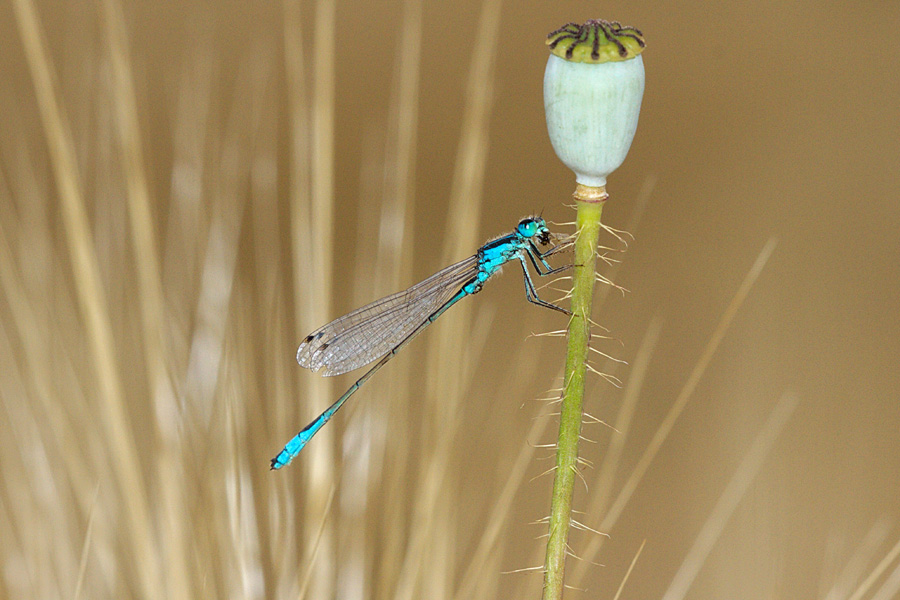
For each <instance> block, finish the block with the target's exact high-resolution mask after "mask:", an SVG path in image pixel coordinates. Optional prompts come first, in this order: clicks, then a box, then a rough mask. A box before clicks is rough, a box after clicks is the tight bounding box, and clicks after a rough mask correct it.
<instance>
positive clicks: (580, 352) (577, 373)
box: [543, 186, 606, 600]
mask: <svg viewBox="0 0 900 600" xmlns="http://www.w3.org/2000/svg"><path fill="white" fill-rule="evenodd" d="M589 189H590V190H591V191H596V190H600V191H601V192H602V193H601V194H596V197H597V198H601V199H599V200H594V201H579V202H577V205H578V208H577V217H576V227H577V231H578V237H577V238H576V241H575V267H574V275H573V282H572V300H571V305H570V306H571V310H572V313H573V314H572V318H571V320H570V322H569V331H568V348H567V350H566V374H565V379H564V381H565V386H564V388H563V390H564V391H563V400H562V410H561V412H560V417H559V437H558V440H557V444H556V476H555V479H554V481H553V497H552V499H551V503H550V538H549V540H548V541H547V558H546V561H545V563H544V595H543V598H544V600H560V599H561V598H562V594H563V583H564V580H563V576H564V573H565V566H566V550H567V543H568V539H569V524H570V521H571V515H572V493H573V491H574V488H575V476H576V471H575V470H576V469H577V468H578V465H577V461H578V438H579V436H580V435H581V417H582V412H581V407H582V403H583V401H584V375H585V370H586V366H587V353H588V342H589V341H590V337H591V333H590V331H591V328H590V321H589V318H590V315H591V306H592V303H593V297H594V258H595V256H596V253H597V238H598V234H599V232H600V213H601V212H602V211H603V200H602V199H605V197H606V192H605V190H603V189H602V188H589ZM581 191H583V190H582V186H579V189H578V191H576V199H579V192H581ZM595 193H596V192H595Z"/></svg>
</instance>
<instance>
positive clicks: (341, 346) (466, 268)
mask: <svg viewBox="0 0 900 600" xmlns="http://www.w3.org/2000/svg"><path fill="white" fill-rule="evenodd" d="M556 238H557V236H555V235H554V234H552V233H550V230H549V229H547V224H546V223H545V222H544V219H542V218H540V217H529V218H526V219H522V220H521V221H519V224H518V225H517V226H516V229H515V230H514V231H513V232H512V233H510V234H508V235H504V236H502V237H499V238H497V239H494V240H491V241H490V242H488V243H487V244H485V245H484V246H482V247H481V248H479V249H478V252H477V253H476V254H475V255H474V256H471V257H469V258H467V259H465V260H463V261H460V262H458V263H456V264H455V265H450V266H449V267H447V268H446V269H443V270H442V271H438V272H437V273H435V274H434V275H432V276H431V277H429V278H428V279H426V280H425V281H422V282H421V283H418V284H416V285H414V286H413V287H411V288H409V289H408V290H406V291H403V292H398V293H396V294H393V295H391V296H387V297H386V298H382V299H381V300H376V301H375V302H372V303H371V304H368V305H366V306H363V307H362V308H360V309H357V310H355V311H353V312H351V313H349V314H346V315H344V316H343V317H340V318H338V319H335V320H334V321H332V322H331V323H329V324H328V325H325V326H324V327H321V328H319V329H317V330H315V331H313V332H312V333H311V334H309V335H308V336H306V339H305V340H303V343H302V344H300V349H299V350H297V362H298V363H300V366H301V367H306V368H307V369H311V370H313V371H318V370H319V369H322V368H324V369H325V371H324V375H326V376H327V375H340V374H341V373H346V372H348V371H352V370H354V369H358V368H359V367H362V366H363V365H367V364H369V363H371V362H372V361H373V360H375V359H377V358H378V357H381V360H379V361H378V362H377V363H375V366H373V367H372V368H371V369H369V370H368V371H366V373H365V374H364V375H363V376H362V377H360V378H359V380H357V382H356V383H354V384H353V385H352V386H350V388H349V389H348V390H347V391H346V392H344V395H343V396H341V397H340V398H338V399H337V400H336V401H335V403H334V404H332V405H331V406H329V407H328V409H327V410H326V411H325V412H323V413H322V414H321V415H319V416H318V417H316V419H315V420H314V421H313V422H312V423H310V424H309V425H307V426H306V427H304V428H303V429H301V430H300V432H299V433H298V434H297V435H295V436H294V437H293V438H292V439H291V441H289V442H288V443H287V445H285V447H284V450H282V451H281V452H279V453H278V456H276V457H275V458H273V459H272V468H273V469H280V468H281V467H283V466H285V465H287V464H288V463H290V462H291V460H292V459H293V458H294V457H295V456H297V454H298V453H299V452H300V451H301V450H303V447H304V446H306V444H307V443H309V440H311V439H312V437H313V436H314V435H316V433H318V432H319V430H320V429H321V428H322V427H323V426H324V425H325V423H327V422H328V421H329V419H331V417H333V416H334V413H336V412H337V411H338V409H339V408H341V406H343V405H344V402H346V401H347V399H348V398H350V396H352V395H353V394H354V393H355V392H356V390H358V389H359V388H360V387H362V385H363V384H364V383H365V382H366V381H368V379H369V378H370V377H371V376H372V375H374V374H375V372H376V371H378V369H380V368H381V367H383V366H384V365H386V364H387V362H388V361H389V360H390V359H391V358H393V356H394V355H395V354H396V353H397V352H398V351H399V350H400V349H401V348H402V347H403V346H405V345H406V344H408V343H409V342H410V341H411V340H412V339H413V338H414V337H416V336H417V335H419V334H420V333H421V332H422V330H424V329H425V328H426V327H428V326H429V325H431V324H432V323H433V322H434V321H435V320H436V319H437V318H438V317H440V316H441V315H442V314H444V311H446V310H447V309H448V308H450V307H451V306H453V305H454V304H456V303H457V302H459V301H460V300H462V299H463V298H464V297H466V296H471V295H472V294H477V293H478V292H479V291H481V287H482V286H483V285H484V282H486V281H487V280H488V279H490V278H491V276H492V275H494V274H495V273H497V272H498V271H499V270H500V268H501V267H502V266H503V265H504V264H506V263H507V262H509V261H512V260H518V261H519V262H520V263H521V264H522V272H523V273H524V274H525V298H527V299H528V301H529V302H532V303H534V304H537V305H538V306H543V307H545V308H552V309H554V310H558V311H559V312H561V313H565V314H567V315H568V314H571V313H570V312H569V311H568V310H566V309H564V308H562V307H560V306H557V305H555V304H551V303H550V302H545V301H544V300H541V299H540V298H539V297H538V294H537V290H536V289H535V287H534V283H533V282H532V281H531V275H529V274H528V266H527V265H526V264H525V257H528V260H529V261H530V262H531V264H532V266H533V267H534V269H535V270H536V271H537V273H538V275H542V276H545V275H550V274H551V273H558V272H559V271H562V270H564V269H567V268H569V267H570V266H571V265H566V266H563V267H558V268H556V269H554V268H552V267H551V266H550V265H549V264H548V263H547V260H546V259H547V257H548V256H550V255H551V254H555V253H556V252H558V251H560V250H563V249H565V248H566V247H568V246H570V245H571V242H565V243H562V244H557V245H556V246H553V247H551V248H548V249H547V250H546V251H544V252H541V251H540V250H538V248H537V246H535V244H534V243H535V241H537V242H538V243H539V244H540V245H541V246H547V245H548V244H550V241H551V239H554V240H555V239H556Z"/></svg>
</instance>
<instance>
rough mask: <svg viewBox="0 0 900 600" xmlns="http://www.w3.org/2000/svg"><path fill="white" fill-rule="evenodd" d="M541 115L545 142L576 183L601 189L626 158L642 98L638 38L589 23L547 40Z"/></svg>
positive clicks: (568, 27) (596, 22) (635, 33)
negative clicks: (545, 129)
mask: <svg viewBox="0 0 900 600" xmlns="http://www.w3.org/2000/svg"><path fill="white" fill-rule="evenodd" d="M547 45H548V46H549V47H550V52H551V54H550V58H549V60H548V61H547V69H546V71H545V72H544V111H545V113H546V117H547V130H548V132H549V134H550V142H551V143H552V144H553V149H554V150H555V151H556V155H557V156H558V157H559V159H560V160H561V161H562V162H563V163H564V164H565V165H566V166H567V167H569V168H570V169H572V171H574V172H575V180H576V182H578V183H580V184H582V185H586V186H591V187H603V186H605V185H606V177H607V176H608V175H609V174H610V173H612V172H613V171H614V170H616V168H618V166H619V165H621V164H622V162H623V161H624V160H625V156H626V155H627V154H628V149H629V148H630V147H631V141H632V139H634V132H635V130H636V129H637V123H638V114H639V113H640V111H641V99H642V97H643V95H644V63H643V60H642V59H641V56H640V53H641V52H642V51H643V49H644V38H643V35H642V34H641V32H640V31H638V30H637V29H634V28H633V27H623V26H622V25H620V24H619V23H617V22H615V21H613V22H607V21H602V20H593V19H592V20H589V21H587V22H586V23H585V24H584V25H578V24H575V23H569V24H568V25H565V26H564V27H562V28H560V29H558V30H556V31H554V32H553V33H551V34H550V35H549V36H547Z"/></svg>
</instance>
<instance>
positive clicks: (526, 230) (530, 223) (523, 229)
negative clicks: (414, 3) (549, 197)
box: [517, 219, 538, 237]
mask: <svg viewBox="0 0 900 600" xmlns="http://www.w3.org/2000/svg"><path fill="white" fill-rule="evenodd" d="M517 229H518V230H519V234H521V235H522V236H524V237H534V236H535V234H536V233H537V232H538V227H537V223H536V222H535V220H534V219H522V220H521V221H519V226H518V227H517Z"/></svg>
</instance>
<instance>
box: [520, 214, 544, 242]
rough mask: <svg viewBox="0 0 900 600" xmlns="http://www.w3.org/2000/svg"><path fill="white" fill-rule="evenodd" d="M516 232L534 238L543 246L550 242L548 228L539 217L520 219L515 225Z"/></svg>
mask: <svg viewBox="0 0 900 600" xmlns="http://www.w3.org/2000/svg"><path fill="white" fill-rule="evenodd" d="M516 233H518V234H519V235H520V236H522V237H524V238H535V239H537V241H538V242H539V243H540V244H541V245H543V246H546V245H547V244H549V243H550V230H549V229H547V223H545V222H544V219H542V218H541V217H528V218H527V219H522V220H521V221H519V224H518V225H517V226H516Z"/></svg>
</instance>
